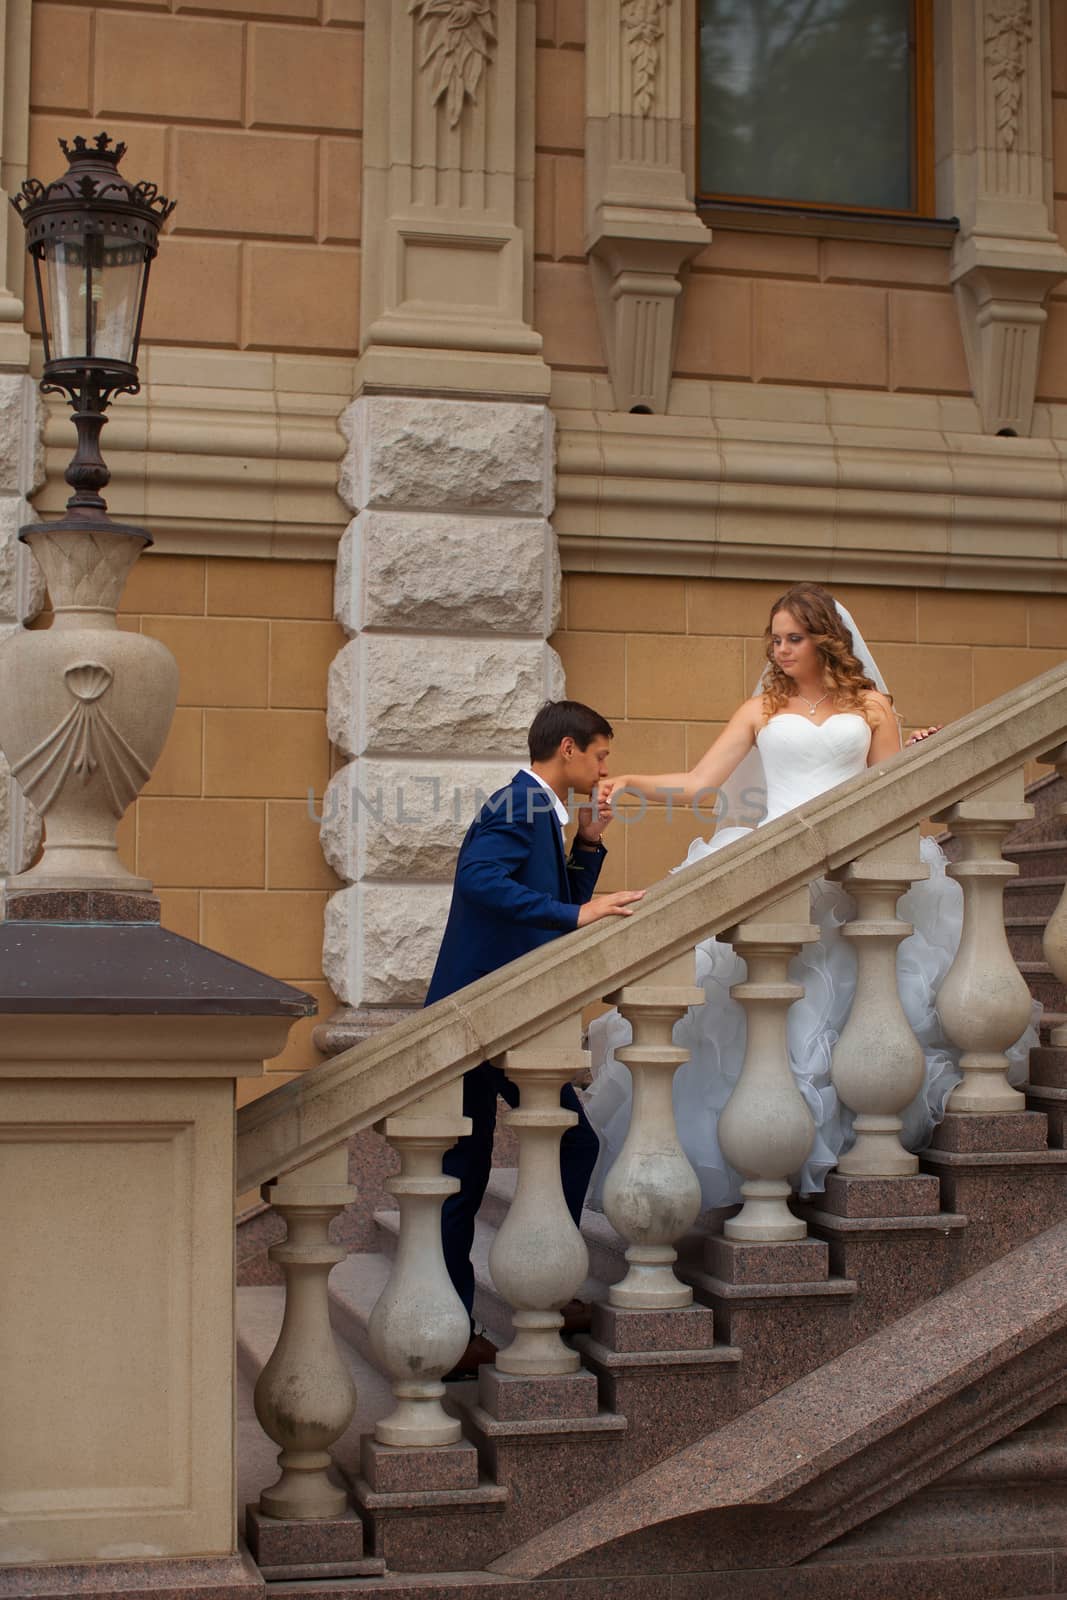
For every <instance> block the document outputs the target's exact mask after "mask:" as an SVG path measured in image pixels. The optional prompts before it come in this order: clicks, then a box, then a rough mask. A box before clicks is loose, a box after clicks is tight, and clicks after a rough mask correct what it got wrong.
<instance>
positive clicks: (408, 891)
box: [320, 395, 563, 1049]
mask: <svg viewBox="0 0 1067 1600" xmlns="http://www.w3.org/2000/svg"><path fill="white" fill-rule="evenodd" d="M342 425H343V427H344V430H345V433H346V436H347V438H348V441H349V447H348V451H347V453H346V456H345V462H344V467H343V470H342V476H341V492H342V494H343V495H344V497H345V499H346V500H347V502H348V504H349V505H350V507H351V509H352V510H353V511H354V512H355V514H356V515H355V518H354V520H353V521H352V523H351V524H350V525H349V527H348V528H347V530H346V532H345V534H344V536H343V539H342V541H341V548H340V552H339V557H338V565H337V589H336V614H337V617H338V620H339V621H340V622H341V624H342V626H343V627H344V628H345V630H346V632H347V633H348V634H349V643H348V644H347V645H346V646H345V647H344V648H343V649H342V651H341V652H340V654H339V655H338V656H337V658H336V660H335V661H334V663H333V666H332V667H331V670H330V680H329V712H328V718H329V728H330V736H331V738H332V739H333V741H334V743H335V745H336V746H337V748H338V750H339V752H340V753H341V755H342V756H343V757H344V758H345V765H344V766H342V767H341V768H340V770H339V771H338V772H337V773H336V775H335V776H334V778H333V780H332V781H331V783H330V786H329V788H328V790H327V792H326V796H325V799H324V810H323V821H322V829H321V833H322V845H323V850H324V851H325V854H326V857H327V860H328V861H329V862H330V864H331V865H332V866H333V867H334V869H335V871H337V872H338V873H339V874H340V875H341V876H342V877H343V878H344V879H345V880H346V885H347V887H345V888H344V889H341V890H339V891H338V893H336V894H335V895H334V896H333V898H332V900H331V901H330V904H329V908H328V911H327V918H326V941H325V951H324V970H325V972H326V975H327V977H328V978H329V980H330V983H331V984H332V986H333V988H334V991H335V993H336V994H337V995H338V997H339V998H340V999H341V1001H342V1002H343V1004H344V1006H345V1007H346V1008H348V1012H349V1015H348V1016H347V1017H346V1018H345V1019H344V1020H343V1025H341V1023H342V1019H338V1020H337V1021H336V1022H335V1023H334V1024H332V1025H327V1027H326V1028H325V1029H324V1030H320V1034H321V1036H322V1038H323V1041H324V1044H325V1045H326V1046H327V1047H332V1048H333V1049H338V1048H341V1047H343V1045H344V1044H345V1043H348V1042H351V1041H352V1040H353V1039H354V1038H356V1037H359V1036H361V1035H362V1034H363V1033H364V1032H366V1031H368V1030H369V1029H370V1028H371V1027H373V1025H374V1022H375V1019H376V1018H379V1019H381V1020H385V1019H386V1018H391V1017H392V1016H395V1012H396V1008H398V1007H404V1006H412V1005H418V1004H419V1003H420V1002H421V1000H422V998H423V996H424V994H425V991H426V985H427V982H428V981H429V977H430V973H431V971H432V967H433V961H434V958H435V956H436V953H437V947H438V944H439V942H440V936H441V931H442V929H443V927H444V919H445V915H446V913H447V909H448V901H449V895H450V886H451V880H452V873H453V869H454V866H455V859H456V852H457V850H458V848H459V845H460V843H461V841H462V839H463V835H464V833H465V832H466V829H467V826H468V824H469V822H470V819H471V816H472V815H473V813H474V811H475V810H476V808H477V806H478V804H479V797H483V798H484V797H488V795H489V794H491V793H492V791H493V790H494V789H496V788H499V787H500V785H501V784H502V783H504V782H506V781H507V779H508V778H509V777H510V776H511V775H512V773H513V772H514V771H515V768H516V766H517V765H519V764H520V763H521V762H523V761H525V760H526V759H527V755H526V748H525V734H526V729H527V727H528V726H529V723H530V721H531V719H532V717H533V714H534V712H535V711H536V709H537V707H538V705H539V704H540V703H541V701H542V700H544V699H545V698H546V697H547V696H553V697H558V696H559V695H560V694H561V693H562V692H563V673H562V667H561V663H560V661H559V658H558V656H557V655H556V653H555V651H554V650H552V649H550V648H549V646H548V644H547V643H546V641H547V639H548V637H549V635H550V634H551V633H552V631H553V629H554V627H555V625H556V616H557V610H558V604H559V561H558V555H557V552H556V544H555V537H554V535H553V532H552V529H551V526H550V524H549V521H548V516H549V513H550V511H551V507H552V477H553V473H552V466H553V462H552V418H551V415H550V413H549V411H548V409H547V407H546V406H543V405H533V404H509V403H493V402H488V401H459V400H441V399H416V398H410V397H408V398H401V397H392V396H385V395H364V396H362V397H361V398H360V399H358V400H356V401H355V402H353V404H352V405H351V406H350V407H349V409H348V411H347V412H346V413H345V415H344V418H343V419H342ZM353 1012H354V1013H356V1015H354V1016H353V1015H351V1013H353Z"/></svg>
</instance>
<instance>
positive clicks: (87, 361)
mask: <svg viewBox="0 0 1067 1600" xmlns="http://www.w3.org/2000/svg"><path fill="white" fill-rule="evenodd" d="M59 144H60V148H61V150H62V151H63V154H64V155H65V156H66V157H67V160H68V163H69V165H68V167H67V170H66V172H65V173H64V174H63V176H62V177H61V178H56V179H55V181H54V182H53V183H48V184H44V183H41V181H40V179H38V178H27V179H26V181H25V182H24V183H23V185H22V191H21V193H20V194H18V195H16V196H15V197H14V199H13V200H12V202H11V203H12V205H13V206H14V207H15V210H16V211H17V212H18V214H19V216H20V217H21V218H22V221H23V223H24V225H25V228H26V247H27V249H28V250H29V253H30V257H31V259H32V261H33V273H34V280H35V283H36V288H37V305H38V308H39V310H40V315H41V334H42V338H43V340H44V376H43V378H42V381H41V390H42V392H43V393H44V394H60V393H63V394H66V395H67V396H68V397H69V400H70V403H71V405H72V406H73V408H74V423H75V426H76V427H77V430H78V447H77V451H76V453H75V455H74V459H73V460H72V461H71V463H70V466H69V467H68V468H67V472H66V478H67V482H68V483H69V484H70V486H71V488H72V489H73V490H74V493H73V494H72V495H71V497H70V499H69V500H68V501H67V515H66V517H65V518H64V519H63V523H62V526H64V527H68V528H71V529H74V528H85V529H91V528H94V527H100V526H102V525H103V524H107V525H109V526H112V527H114V526H115V525H114V524H112V523H111V522H110V519H109V518H108V515H107V504H106V502H105V501H104V500H103V498H102V497H101V495H100V492H99V491H100V490H101V489H102V488H104V487H105V485H106V484H107V482H108V479H109V477H110V473H109V472H108V469H107V467H106V466H105V464H104V461H103V458H102V457H101V454H100V430H101V429H102V427H103V426H104V423H105V422H106V421H107V417H106V415H105V413H106V411H107V408H108V406H109V405H110V404H111V401H112V399H113V398H114V396H115V395H116V394H136V393H137V392H138V389H139V387H140V385H139V383H138V378H137V353H138V347H139V345H140V342H141V323H142V321H143V318H144V308H145V297H146V295H147V293H148V274H149V269H150V268H151V265H152V260H153V258H154V256H155V254H156V249H157V246H158V241H159V230H160V228H161V227H162V225H163V223H164V222H165V221H166V220H167V218H168V217H169V216H170V214H171V212H172V211H173V210H174V206H175V203H176V202H175V201H173V200H168V199H167V198H166V196H165V195H161V194H160V193H159V191H158V190H157V188H156V186H155V184H154V183H147V182H145V181H143V180H142V181H141V182H140V183H130V182H128V180H127V179H126V178H123V177H122V176H120V174H119V170H118V166H119V162H120V161H121V160H122V158H123V156H124V155H125V153H126V146H125V145H124V144H122V143H119V144H116V145H114V146H113V147H112V143H111V139H110V138H109V137H108V135H107V134H106V133H100V134H97V136H96V137H95V138H94V139H92V140H87V139H84V138H82V137H80V136H79V137H78V138H76V139H75V140H74V141H73V144H72V145H69V144H68V143H67V141H66V140H65V139H60V141H59ZM52 526H53V527H56V526H58V524H52ZM137 531H138V532H140V530H137Z"/></svg>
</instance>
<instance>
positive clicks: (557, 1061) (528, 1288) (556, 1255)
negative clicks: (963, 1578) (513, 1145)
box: [489, 1016, 589, 1376]
mask: <svg viewBox="0 0 1067 1600" xmlns="http://www.w3.org/2000/svg"><path fill="white" fill-rule="evenodd" d="M500 1065H501V1066H502V1067H503V1069H504V1071H505V1072H506V1073H507V1075H508V1077H509V1078H511V1080H512V1081H513V1082H514V1083H515V1084H517V1086H518V1089H519V1108H518V1110H517V1111H511V1112H509V1113H508V1114H507V1116H506V1117H505V1119H504V1120H505V1121H506V1122H507V1123H508V1125H509V1126H510V1127H512V1128H514V1129H515V1132H516V1134H517V1136H518V1142H519V1175H518V1182H517V1184H516V1188H515V1198H514V1200H513V1201H512V1203H511V1207H510V1209H509V1211H508V1214H507V1216H506V1217H505V1218H504V1221H503V1223H502V1225H501V1227H500V1229H499V1231H498V1232H497V1236H496V1238H495V1239H494V1241H493V1246H492V1249H491V1250H490V1252H489V1271H490V1272H491V1273H492V1276H493V1282H494V1283H495V1284H496V1286H497V1288H498V1289H499V1290H500V1292H501V1294H502V1295H503V1296H504V1299H505V1300H506V1301H507V1302H508V1304H509V1305H510V1306H511V1307H512V1322H513V1325H514V1330H515V1336H514V1338H513V1340H512V1342H511V1344H509V1345H508V1346H507V1347H506V1348H505V1349H503V1350H501V1351H500V1352H499V1354H498V1355H497V1358H496V1365H497V1368H498V1369H499V1370H500V1371H501V1372H507V1373H512V1374H515V1375H519V1376H522V1375H529V1376H541V1375H550V1374H551V1375H555V1374H559V1373H567V1372H575V1371H577V1368H578V1364H579V1362H578V1353H577V1351H575V1350H569V1349H568V1348H567V1346H566V1345H565V1344H564V1343H563V1342H562V1340H561V1339H560V1336H559V1330H560V1328H561V1327H562V1325H563V1318H562V1317H561V1316H560V1314H559V1310H560V1307H561V1306H564V1305H566V1303H567V1301H568V1300H570V1299H571V1298H572V1297H573V1296H574V1295H575V1294H576V1293H577V1291H578V1289H579V1288H580V1287H581V1285H582V1283H583V1281H584V1280H585V1277H586V1274H587V1272H588V1270H589V1253H588V1251H587V1250H586V1247H585V1240H584V1239H583V1238H582V1235H581V1233H580V1232H579V1230H578V1229H577V1228H576V1227H575V1225H574V1222H573V1220H572V1218H571V1214H570V1212H569V1211H568V1210H567V1203H566V1200H565V1199H564V1195H563V1184H562V1182H561V1180H560V1170H559V1141H560V1136H561V1135H562V1133H563V1132H564V1130H565V1129H566V1128H569V1127H572V1126H573V1125H574V1123H575V1122H576V1121H577V1118H576V1116H575V1113H574V1112H573V1111H565V1110H564V1109H563V1108H562V1107H561V1105H560V1103H559V1096H560V1090H561V1089H562V1088H563V1085H564V1084H565V1083H567V1082H569V1081H570V1079H572V1078H574V1077H577V1076H578V1075H579V1074H581V1073H584V1072H586V1071H587V1070H588V1065H589V1052H588V1051H587V1050H583V1049H582V1048H581V1017H580V1016H574V1017H569V1018H568V1019H567V1020H566V1021H565V1022H560V1023H557V1024H555V1026H553V1027H550V1028H547V1029H546V1030H545V1032H544V1033H542V1034H541V1035H540V1036H539V1037H538V1038H537V1039H534V1040H531V1041H530V1043H528V1044H523V1045H520V1046H518V1047H517V1048H516V1049H514V1050H508V1051H506V1052H505V1054H504V1055H503V1056H502V1057H501V1060H500Z"/></svg>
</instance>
